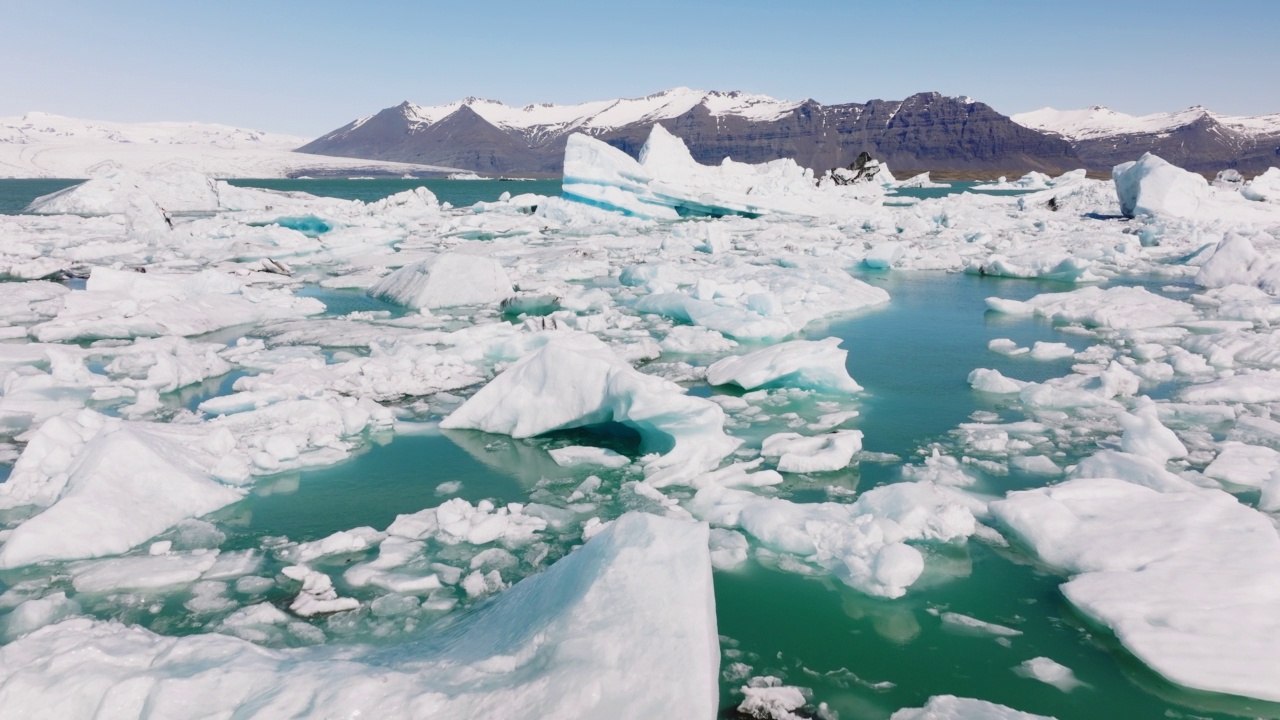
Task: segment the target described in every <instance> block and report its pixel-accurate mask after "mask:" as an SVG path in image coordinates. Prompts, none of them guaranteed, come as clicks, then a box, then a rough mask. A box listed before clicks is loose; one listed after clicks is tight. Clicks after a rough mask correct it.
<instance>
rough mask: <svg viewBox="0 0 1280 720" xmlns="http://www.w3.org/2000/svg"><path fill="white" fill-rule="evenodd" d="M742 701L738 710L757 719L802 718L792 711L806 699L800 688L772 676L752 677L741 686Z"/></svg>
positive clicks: (794, 719) (795, 719) (784, 719)
mask: <svg viewBox="0 0 1280 720" xmlns="http://www.w3.org/2000/svg"><path fill="white" fill-rule="evenodd" d="M741 690H742V702H741V703H738V712H740V713H742V714H743V715H745V716H746V717H751V718H757V719H758V720H803V717H802V716H800V715H797V714H795V713H794V712H792V711H793V710H799V709H800V708H802V707H804V706H805V703H806V702H808V700H807V699H806V698H805V695H804V691H803V690H802V689H801V688H798V687H795V686H792V685H783V684H782V680H780V679H779V678H776V677H773V676H766V677H754V678H751V680H750V681H748V683H747V684H746V685H744V686H743V687H742V688H741Z"/></svg>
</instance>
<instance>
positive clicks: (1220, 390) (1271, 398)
mask: <svg viewBox="0 0 1280 720" xmlns="http://www.w3.org/2000/svg"><path fill="white" fill-rule="evenodd" d="M1178 397H1180V398H1182V399H1183V400H1185V401H1187V402H1190V403H1197V404H1208V403H1270V402H1276V401H1278V400H1280V373H1278V372H1246V373H1239V374H1236V375H1232V376H1231V377H1224V378H1219V379H1217V380H1211V381H1209V382H1204V383H1198V384H1195V385H1189V386H1187V387H1185V388H1183V389H1182V390H1181V391H1179V393H1178Z"/></svg>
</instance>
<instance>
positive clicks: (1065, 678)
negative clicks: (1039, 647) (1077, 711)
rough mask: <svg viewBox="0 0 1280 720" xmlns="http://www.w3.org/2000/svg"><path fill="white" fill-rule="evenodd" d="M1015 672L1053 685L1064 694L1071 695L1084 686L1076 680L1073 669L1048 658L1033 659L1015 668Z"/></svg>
mask: <svg viewBox="0 0 1280 720" xmlns="http://www.w3.org/2000/svg"><path fill="white" fill-rule="evenodd" d="M1014 672H1016V673H1018V674H1019V675H1021V676H1023V677H1028V678H1031V679H1032V680H1039V681H1040V682H1042V683H1045V684H1046V685H1052V686H1054V687H1056V688H1058V689H1059V690H1061V691H1062V692H1064V693H1069V692H1071V691H1072V690H1075V689H1076V688H1078V687H1080V686H1081V685H1083V684H1084V683H1082V682H1080V681H1079V680H1077V679H1076V674H1075V673H1073V672H1071V668H1069V667H1067V666H1066V665H1062V664H1060V663H1058V662H1056V661H1054V660H1052V659H1050V658H1047V657H1038V658H1031V659H1030V660H1027V661H1026V662H1024V663H1022V664H1021V665H1019V666H1018V667H1016V668H1014Z"/></svg>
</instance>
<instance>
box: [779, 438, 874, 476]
mask: <svg viewBox="0 0 1280 720" xmlns="http://www.w3.org/2000/svg"><path fill="white" fill-rule="evenodd" d="M861 449H862V432H861V431H859V430H837V431H835V432H829V433H825V434H823V435H815V436H813V437H805V436H803V435H800V434H799V433H778V434H777V435H770V436H769V437H767V438H765V439H764V444H763V445H762V447H761V448H760V454H761V455H763V456H764V457H776V458H778V471H779V472H791V473H812V472H833V471H835V470H839V469H841V468H845V467H848V466H849V463H851V462H853V456H854V454H855V453H857V452H858V451H859V450H861Z"/></svg>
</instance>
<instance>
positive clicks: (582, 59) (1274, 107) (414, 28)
mask: <svg viewBox="0 0 1280 720" xmlns="http://www.w3.org/2000/svg"><path fill="white" fill-rule="evenodd" d="M3 5H4V9H3V11H0V22H2V23H3V24H4V26H5V32H4V34H3V35H4V41H3V42H0V67H3V68H4V70H3V75H2V76H0V77H3V79H2V80H0V116H7V115H20V114H22V113H24V112H27V111H30V110H43V111H46V112H54V113H59V114H64V115H72V116H78V117H86V118H93V119H101V120H120V121H141V120H203V121H209V122H222V123H229V124H235V125H241V126H244V127H251V128H257V129H262V130H274V131H277V132H291V133H296V134H300V135H318V134H320V133H322V132H326V131H328V130H331V129H333V128H336V127H338V126H340V125H342V124H344V123H346V122H348V121H349V120H351V119H353V118H356V117H359V116H363V115H367V114H370V113H372V112H374V111H376V110H378V109H380V108H383V107H387V106H390V105H394V104H397V103H399V102H400V101H401V100H411V101H413V102H417V103H421V104H436V103H443V102H448V101H450V100H454V99H457V98H461V97H465V96H468V95H475V96H479V97H488V98H493V99H496V100H502V101H503V102H506V103H508V104H513V105H524V104H527V103H531V102H558V103H566V102H581V101H586V100H598V99H604V98H610V97H634V96H639V95H646V94H649V93H651V92H655V91H658V90H661V89H664V88H669V87H675V86H679V85H686V86H689V87H695V88H702V89H708V90H711V89H716V90H746V91H751V92H760V93H766V94H769V95H773V96H774V97H779V98H786V99H795V100H798V99H803V98H806V97H811V98H814V99H816V100H819V101H821V102H826V103H836V102H850V101H859V102H861V101H866V100H869V99H873V98H881V99H899V98H902V97H905V96H906V95H909V94H911V93H914V92H921V91H927V90H937V91H939V92H942V93H945V94H948V95H970V96H972V97H974V98H977V99H979V100H982V101H984V102H987V103H989V104H991V105H993V106H994V107H995V108H996V109H997V110H1000V111H1002V112H1006V113H1015V112H1020V111H1024V110H1031V109H1035V108H1039V107H1043V106H1046V105H1051V106H1053V107H1057V108H1059V109H1067V108H1077V107H1083V106H1086V105H1092V104H1103V105H1107V106H1109V107H1112V108H1115V109H1117V110H1122V111H1124V112H1130V113H1148V112H1156V111H1162V110H1174V109H1179V108H1184V107H1187V106H1189V105H1194V104H1201V105H1205V106H1206V107H1209V108H1212V109H1214V110H1217V111H1219V112H1224V113H1230V114H1261V113H1273V112H1280V77H1277V75H1278V74H1280V0H1213V1H1209V0H1195V1H1183V0H1165V1H1163V2H1152V1H1150V0H1107V1H1106V2H1096V1H1094V0H1080V1H1073V2H1066V1H1061V2H1058V1H1051V0H1022V1H1019V2H1015V1H1013V0H1004V1H995V0H945V1H944V0H938V1H926V0H919V1H916V2H911V1H910V0H904V1H901V2H875V3H871V2H859V1H855V0H843V1H841V0H824V1H820V2H819V1H814V2H803V1H802V0H793V1H792V2H780V1H775V2H761V1H758V0H737V1H736V2H728V1H725V2H712V1H709V0H690V1H685V2H674V1H672V0H649V1H647V2H635V3H606V2H603V1H600V2H586V1H580V0H571V1H569V2H554V1H553V2H541V3H539V2H508V1H506V0H462V1H456V0H455V1H454V2H450V3H439V2H430V1H426V0H422V1H419V2H410V1H408V0H398V1H391V0H386V1H383V2H377V1H373V0H370V1H367V2H354V1H352V0H346V1H343V2H335V1H330V0H309V1H307V2H297V1H293V0H288V1H285V0H279V1H272V0H256V1H247V0H222V1H220V2H200V3H196V2H184V1H182V0H177V1H174V0H167V1H160V0H111V1H110V2H106V1H103V0H39V2H36V1H34V0H4V3H3Z"/></svg>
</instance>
